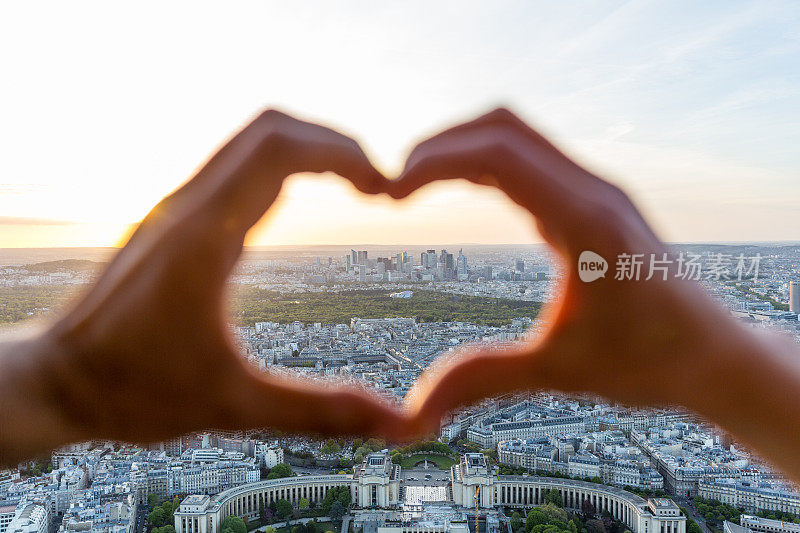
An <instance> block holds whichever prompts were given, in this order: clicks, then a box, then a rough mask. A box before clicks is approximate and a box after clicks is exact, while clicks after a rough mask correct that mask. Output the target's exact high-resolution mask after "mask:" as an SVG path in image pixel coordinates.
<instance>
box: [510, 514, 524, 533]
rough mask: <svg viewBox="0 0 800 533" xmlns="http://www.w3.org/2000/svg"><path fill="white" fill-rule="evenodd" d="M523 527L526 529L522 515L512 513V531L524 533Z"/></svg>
mask: <svg viewBox="0 0 800 533" xmlns="http://www.w3.org/2000/svg"><path fill="white" fill-rule="evenodd" d="M523 527H525V522H524V521H523V520H522V515H521V514H519V513H518V512H517V511H514V512H513V513H511V530H512V531H513V532H514V533H518V532H520V531H522V528H523Z"/></svg>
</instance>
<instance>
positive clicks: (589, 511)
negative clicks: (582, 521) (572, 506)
mask: <svg viewBox="0 0 800 533" xmlns="http://www.w3.org/2000/svg"><path fill="white" fill-rule="evenodd" d="M581 511H582V512H583V516H585V517H587V518H594V514H595V513H596V512H597V510H596V509H595V508H594V504H593V503H592V502H591V500H589V499H588V498H587V499H585V500H583V503H582V504H581Z"/></svg>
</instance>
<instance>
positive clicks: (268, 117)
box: [256, 108, 288, 123]
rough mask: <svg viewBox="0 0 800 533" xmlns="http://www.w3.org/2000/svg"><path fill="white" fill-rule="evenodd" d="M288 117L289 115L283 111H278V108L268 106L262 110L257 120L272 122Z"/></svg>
mask: <svg viewBox="0 0 800 533" xmlns="http://www.w3.org/2000/svg"><path fill="white" fill-rule="evenodd" d="M287 117H288V115H286V114H285V113H283V112H281V111H278V110H277V109H274V108H268V109H264V110H262V111H261V113H259V115H258V118H257V119H256V120H257V121H258V122H267V123H272V122H275V121H278V120H282V119H284V118H287Z"/></svg>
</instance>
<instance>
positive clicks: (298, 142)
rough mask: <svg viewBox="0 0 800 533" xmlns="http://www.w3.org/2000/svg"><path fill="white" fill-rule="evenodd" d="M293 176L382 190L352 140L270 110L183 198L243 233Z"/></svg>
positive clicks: (211, 163) (238, 137)
mask: <svg viewBox="0 0 800 533" xmlns="http://www.w3.org/2000/svg"><path fill="white" fill-rule="evenodd" d="M298 172H316V173H319V172H334V173H336V174H339V175H340V176H342V177H344V178H346V179H348V180H350V181H351V182H352V183H353V185H354V186H355V187H356V188H358V189H359V190H360V191H362V192H366V193H377V192H381V191H383V190H386V185H387V184H388V180H386V178H385V177H384V176H383V175H382V174H381V173H380V172H379V171H378V170H377V169H375V167H374V166H373V165H372V164H371V163H370V161H369V159H368V158H367V157H366V155H365V154H364V152H363V150H362V149H361V147H360V146H359V145H358V143H356V142H355V141H354V140H352V139H350V138H349V137H347V136H345V135H342V134H340V133H338V132H336V131H334V130H332V129H330V128H327V127H324V126H320V125H317V124H312V123H308V122H303V121H301V120H297V119H295V118H293V117H290V116H288V115H284V114H283V113H280V112H278V111H272V110H271V111H267V112H264V113H262V114H261V115H260V116H259V117H258V118H256V119H255V120H254V121H253V122H251V123H250V124H249V125H248V126H247V127H245V128H244V129H243V130H242V131H241V132H240V133H239V134H238V135H236V136H235V137H234V138H233V139H232V140H231V141H230V142H228V143H227V144H226V145H225V146H224V147H223V148H222V149H220V150H219V151H218V152H217V153H216V154H215V155H214V156H213V157H212V158H211V159H210V160H209V161H208V163H207V164H206V165H205V166H204V167H203V168H202V169H201V170H200V171H199V172H198V173H197V175H196V176H195V178H194V179H192V181H191V182H189V183H188V184H187V186H186V187H185V188H186V189H187V191H186V193H184V194H183V196H184V197H188V198H189V201H191V202H193V203H199V204H200V205H201V206H202V207H203V209H204V210H206V211H207V213H208V214H209V215H218V216H219V218H222V219H223V220H224V223H225V225H226V226H230V227H231V229H233V230H236V231H239V232H245V231H247V230H248V229H249V228H250V226H252V225H253V224H254V223H255V222H257V221H258V220H259V219H260V218H261V216H262V215H263V214H264V212H265V211H266V209H267V208H268V207H269V206H270V205H271V204H272V202H273V201H274V200H275V198H276V196H277V194H278V192H279V190H280V188H281V185H282V182H283V180H284V178H286V177H287V176H289V175H291V174H295V173H298ZM178 193H179V194H180V193H181V191H178ZM215 218H216V217H215Z"/></svg>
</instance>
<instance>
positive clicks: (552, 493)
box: [544, 489, 564, 507]
mask: <svg viewBox="0 0 800 533" xmlns="http://www.w3.org/2000/svg"><path fill="white" fill-rule="evenodd" d="M544 501H546V502H548V503H552V504H553V505H555V506H558V507H564V500H563V499H562V498H561V492H559V491H558V490H557V489H550V490H548V491H547V492H546V493H545V495H544Z"/></svg>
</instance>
